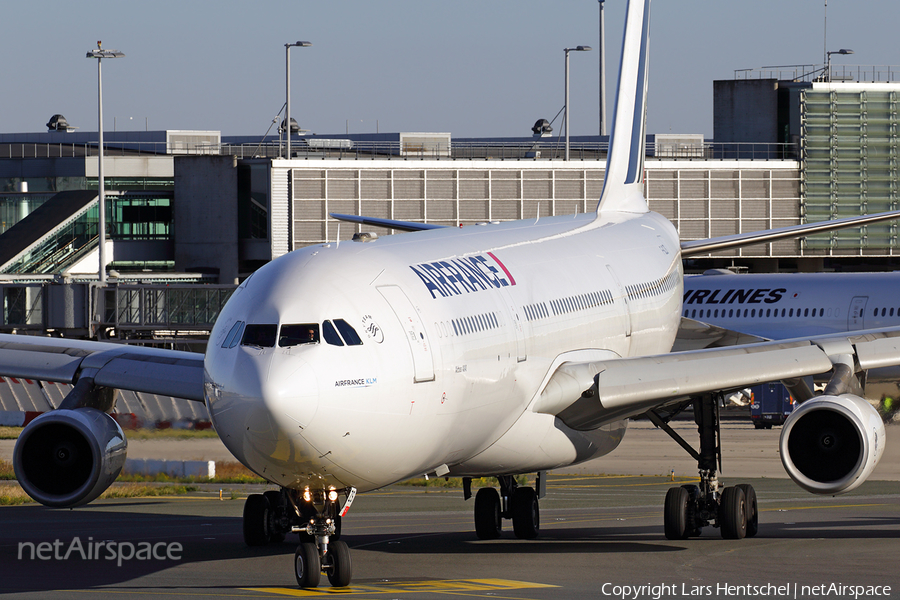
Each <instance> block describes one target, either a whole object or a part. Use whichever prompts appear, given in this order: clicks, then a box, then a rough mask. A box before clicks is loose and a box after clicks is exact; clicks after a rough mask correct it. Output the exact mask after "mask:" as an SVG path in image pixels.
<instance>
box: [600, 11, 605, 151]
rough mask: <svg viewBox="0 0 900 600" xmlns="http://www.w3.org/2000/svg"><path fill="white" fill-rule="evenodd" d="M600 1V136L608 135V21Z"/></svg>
mask: <svg viewBox="0 0 900 600" xmlns="http://www.w3.org/2000/svg"><path fill="white" fill-rule="evenodd" d="M604 7H605V4H604V0H600V48H599V50H600V135H606V19H605V17H604Z"/></svg>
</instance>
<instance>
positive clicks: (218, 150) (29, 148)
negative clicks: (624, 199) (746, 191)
mask: <svg viewBox="0 0 900 600" xmlns="http://www.w3.org/2000/svg"><path fill="white" fill-rule="evenodd" d="M336 141H338V142H341V143H336V144H335V145H334V147H328V146H327V145H320V144H317V145H316V146H315V147H311V146H308V145H306V144H305V143H304V141H303V140H299V141H298V140H295V141H294V145H293V147H292V153H291V156H292V158H296V159H309V160H322V159H341V160H391V159H393V160H562V159H564V158H565V141H564V140H558V139H557V138H553V139H552V140H540V141H509V142H482V141H454V142H452V143H451V145H450V146H449V147H448V146H447V145H445V144H444V145H437V144H436V145H435V146H434V147H433V148H431V147H428V146H426V147H424V148H423V147H421V146H419V147H417V148H416V149H414V150H411V149H410V147H409V146H407V145H404V144H402V143H401V142H398V141H392V142H391V141H378V142H373V141H352V140H349V143H348V140H336ZM96 150H97V149H96V144H93V145H92V144H29V143H15V144H10V143H6V144H0V158H71V157H89V156H96V153H97V152H96ZM608 150H609V145H608V143H607V142H597V141H589V142H581V141H579V142H570V144H569V158H570V160H596V161H605V160H606V155H607V151H608ZM284 152H285V150H284V146H283V145H280V144H279V143H278V142H267V143H262V144H221V145H218V146H210V145H206V144H204V145H200V146H197V147H196V148H185V149H184V150H183V151H181V152H178V153H177V154H178V155H181V154H189V155H197V154H205V155H209V154H213V155H218V154H221V155H231V156H236V157H237V158H240V159H251V158H279V157H282V156H284ZM147 154H152V155H166V154H167V152H166V144H165V143H161V142H160V143H151V142H147V143H143V142H134V143H132V142H128V143H117V144H116V145H108V146H107V148H106V150H105V155H106V156H136V155H147ZM647 156H648V157H655V158H661V159H672V160H698V159H700V160H728V159H742V160H775V159H796V158H797V157H798V156H799V154H798V147H797V144H778V143H751V142H709V141H704V142H702V143H698V144H687V145H684V144H682V145H677V146H676V145H671V144H659V143H657V144H654V143H648V144H647Z"/></svg>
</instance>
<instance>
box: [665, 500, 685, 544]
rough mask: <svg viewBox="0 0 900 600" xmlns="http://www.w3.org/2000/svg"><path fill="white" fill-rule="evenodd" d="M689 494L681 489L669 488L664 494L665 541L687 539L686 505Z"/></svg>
mask: <svg viewBox="0 0 900 600" xmlns="http://www.w3.org/2000/svg"><path fill="white" fill-rule="evenodd" d="M689 500H690V494H689V493H688V491H687V490H686V489H684V488H683V487H673V488H669V491H668V492H666V503H665V511H664V513H663V527H664V529H665V532H666V539H667V540H686V539H687V538H688V503H689Z"/></svg>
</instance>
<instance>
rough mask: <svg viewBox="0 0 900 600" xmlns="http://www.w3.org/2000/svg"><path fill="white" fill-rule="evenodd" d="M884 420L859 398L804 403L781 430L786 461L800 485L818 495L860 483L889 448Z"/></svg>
mask: <svg viewBox="0 0 900 600" xmlns="http://www.w3.org/2000/svg"><path fill="white" fill-rule="evenodd" d="M884 443H885V434H884V423H883V422H882V420H881V417H880V416H879V415H878V411H876V410H875V408H873V407H872V405H871V404H869V403H868V402H866V401H865V400H863V399H862V398H860V397H858V396H853V395H851V394H842V395H840V396H819V397H817V398H813V399H810V400H807V401H806V402H804V403H803V404H801V405H800V406H799V407H798V408H797V409H795V410H794V412H793V413H792V414H791V416H790V417H788V419H787V420H786V421H785V423H784V428H783V429H782V431H781V441H780V443H779V446H780V450H781V462H782V464H784V468H785V470H786V471H787V473H788V475H790V477H791V479H793V480H794V482H795V483H797V485H799V486H800V487H802V488H804V489H805V490H807V491H809V492H812V493H814V494H841V493H844V492H849V491H850V490H852V489H854V488H856V487H857V486H859V485H860V484H861V483H862V482H863V481H865V480H866V478H868V477H869V475H871V474H872V470H873V469H875V465H877V464H878V460H879V459H880V458H881V455H882V454H883V452H884Z"/></svg>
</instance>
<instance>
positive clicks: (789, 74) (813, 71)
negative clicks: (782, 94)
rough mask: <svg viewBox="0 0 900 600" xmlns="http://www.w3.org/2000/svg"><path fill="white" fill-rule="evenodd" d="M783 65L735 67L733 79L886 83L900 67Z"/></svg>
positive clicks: (899, 77) (895, 76) (899, 75)
mask: <svg viewBox="0 0 900 600" xmlns="http://www.w3.org/2000/svg"><path fill="white" fill-rule="evenodd" d="M830 67H831V71H830V73H829V65H823V64H808V65H783V66H774V67H759V68H756V69H735V71H734V78H735V79H778V80H779V81H803V82H821V81H831V82H834V83H838V82H859V83H885V82H889V81H900V67H898V66H897V65H845V64H836V63H832V64H831V65H830Z"/></svg>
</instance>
